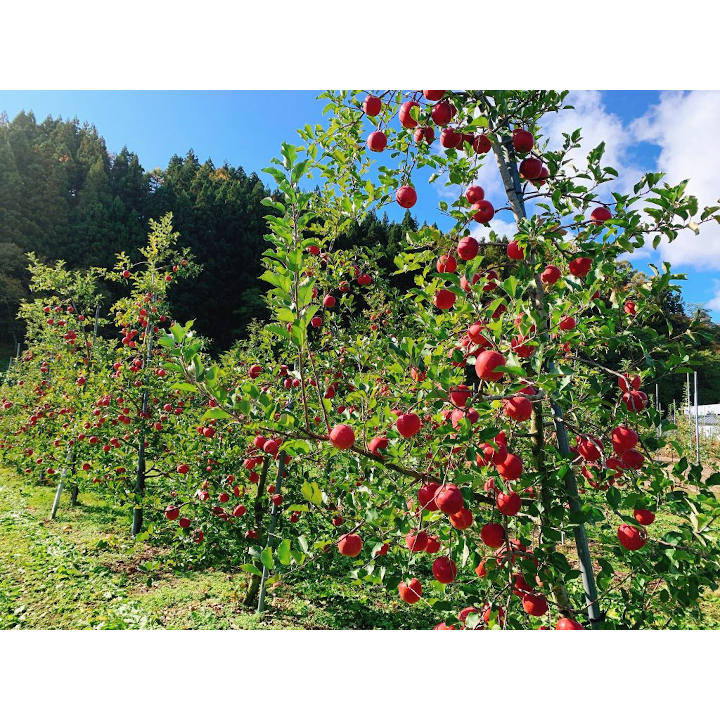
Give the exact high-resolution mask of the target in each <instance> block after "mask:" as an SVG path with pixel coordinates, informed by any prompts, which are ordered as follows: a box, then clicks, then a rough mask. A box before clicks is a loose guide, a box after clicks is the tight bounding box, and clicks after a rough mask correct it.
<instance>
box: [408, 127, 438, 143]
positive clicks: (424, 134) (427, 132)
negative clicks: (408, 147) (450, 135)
mask: <svg viewBox="0 0 720 720" xmlns="http://www.w3.org/2000/svg"><path fill="white" fill-rule="evenodd" d="M413 140H415V142H416V143H417V144H418V145H419V144H420V143H421V142H425V143H427V144H428V145H432V144H433V142H434V141H435V130H434V129H433V128H431V127H420V126H418V127H416V128H415V132H414V133H413Z"/></svg>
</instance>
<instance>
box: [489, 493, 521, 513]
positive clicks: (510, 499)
mask: <svg viewBox="0 0 720 720" xmlns="http://www.w3.org/2000/svg"><path fill="white" fill-rule="evenodd" d="M495 502H496V504H497V508H498V510H499V511H500V512H501V513H502V514H503V515H507V516H509V517H511V516H513V515H517V514H518V512H519V511H520V505H521V500H520V496H519V495H518V494H517V493H516V492H514V491H513V492H510V493H508V494H505V493H498V496H497V498H496V501H495Z"/></svg>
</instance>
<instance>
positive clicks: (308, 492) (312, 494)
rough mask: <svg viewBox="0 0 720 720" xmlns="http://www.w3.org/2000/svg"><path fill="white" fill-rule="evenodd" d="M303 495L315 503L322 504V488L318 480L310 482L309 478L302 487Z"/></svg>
mask: <svg viewBox="0 0 720 720" xmlns="http://www.w3.org/2000/svg"><path fill="white" fill-rule="evenodd" d="M300 492H301V493H302V496H303V497H304V498H305V499H306V500H307V501H308V502H311V503H312V504H313V505H322V490H320V487H319V486H318V484H317V483H316V482H312V483H310V482H308V481H307V480H306V481H305V482H304V483H303V484H302V487H301V488H300Z"/></svg>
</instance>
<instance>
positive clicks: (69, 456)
mask: <svg viewBox="0 0 720 720" xmlns="http://www.w3.org/2000/svg"><path fill="white" fill-rule="evenodd" d="M71 459H72V449H71V448H70V449H68V451H67V455H66V457H65V464H64V465H63V467H62V470H61V471H60V482H59V483H58V486H57V490H56V491H55V499H54V500H53V504H52V510H50V519H51V520H54V519H55V513H56V512H57V509H58V506H59V505H60V496H61V495H62V491H63V485H64V484H65V478H66V477H67V469H68V463H70V461H71Z"/></svg>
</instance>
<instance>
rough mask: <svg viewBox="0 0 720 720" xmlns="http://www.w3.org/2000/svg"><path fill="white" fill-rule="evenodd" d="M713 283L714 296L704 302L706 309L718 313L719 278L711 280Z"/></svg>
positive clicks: (719, 304) (719, 297)
mask: <svg viewBox="0 0 720 720" xmlns="http://www.w3.org/2000/svg"><path fill="white" fill-rule="evenodd" d="M713 283H714V285H715V296H714V297H713V298H711V299H710V300H708V301H707V302H706V303H705V307H706V308H707V309H708V310H712V311H714V312H717V313H720V280H714V281H713Z"/></svg>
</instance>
